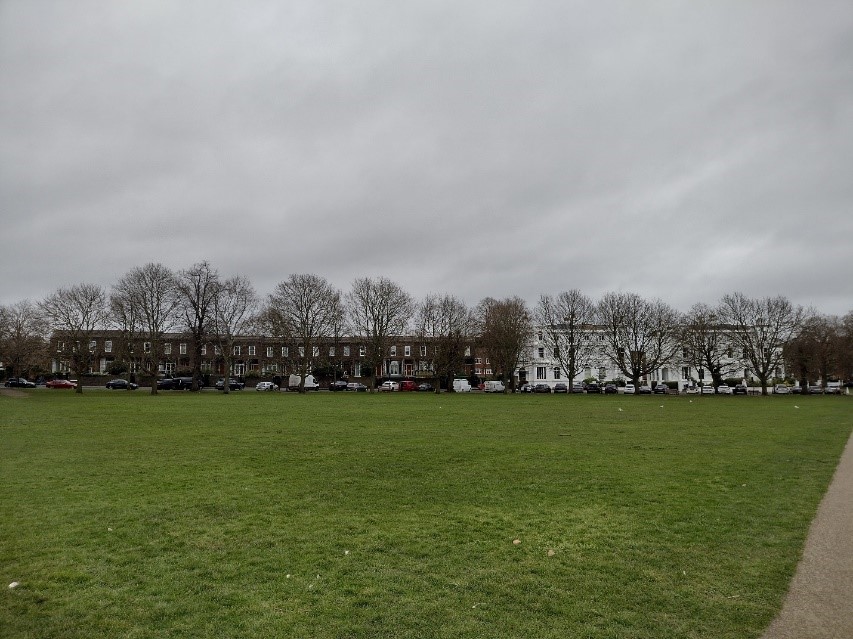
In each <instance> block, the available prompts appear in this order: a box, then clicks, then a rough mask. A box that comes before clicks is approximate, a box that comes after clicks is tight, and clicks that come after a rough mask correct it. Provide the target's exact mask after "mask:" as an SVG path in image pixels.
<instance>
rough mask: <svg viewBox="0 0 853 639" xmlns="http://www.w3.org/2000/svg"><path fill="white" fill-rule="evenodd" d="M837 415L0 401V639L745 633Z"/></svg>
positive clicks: (329, 397) (591, 404)
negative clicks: (0, 514) (0, 510)
mask: <svg viewBox="0 0 853 639" xmlns="http://www.w3.org/2000/svg"><path fill="white" fill-rule="evenodd" d="M795 406H799V408H796V407H795ZM851 407H853V403H851V401H850V398H847V397H838V398H834V397H767V398H761V397H692V398H690V399H688V398H686V397H675V396H672V397H665V398H661V397H622V396H616V397H614V396H601V397H587V396H527V395H526V396H521V395H515V396H503V395H501V396H490V395H441V396H435V395H421V394H394V395H365V394H357V395H356V394H345V393H336V394H331V393H319V394H318V393H315V394H310V395H307V396H300V395H296V394H291V393H275V394H270V393H255V392H254V391H252V392H249V391H245V392H243V393H231V394H229V395H223V394H221V393H215V392H210V391H207V392H204V393H201V394H191V393H161V394H160V395H158V396H156V397H152V396H150V395H149V394H147V393H145V392H131V393H128V392H123V391H116V392H108V391H90V390H87V391H86V392H85V393H84V394H83V395H82V396H76V395H75V394H73V393H71V392H66V391H55V392H54V391H47V390H37V391H29V392H27V393H26V397H10V396H4V395H0V504H2V519H0V580H2V581H0V585H1V586H2V590H0V636H4V637H32V638H36V637H38V638H40V639H42V638H51V637H69V638H76V637H79V638H84V637H85V638H87V639H90V638H92V637H110V638H115V637H132V638H142V637H145V638H147V637H151V638H155V637H156V638H162V637H382V638H387V637H447V638H454V639H455V638H464V637H525V638H530V637H535V638H543V637H559V638H560V639H566V638H575V637H607V638H615V637H620V638H640V637H642V638H655V639H661V638H668V637H670V638H679V639H682V638H685V637H696V638H700V637H701V638H707V637H715V638H725V637H730V638H733V639H734V638H736V639H743V638H745V637H758V636H759V635H760V634H761V631H762V630H763V628H764V627H765V626H766V625H767V624H768V623H769V622H770V620H771V619H772V617H773V616H774V614H775V613H776V612H777V610H778V608H779V606H780V604H781V600H782V597H783V595H784V592H785V589H786V587H787V583H788V581H789V579H790V577H791V575H792V574H793V571H794V568H795V566H796V562H797V560H798V556H799V553H800V550H801V548H802V544H803V541H804V539H805V535H806V533H807V530H808V525H809V522H810V520H811V518H812V516H813V515H814V512H815V510H816V508H817V505H818V503H819V501H820V498H821V496H822V494H823V492H824V491H825V489H826V486H827V484H828V482H829V480H830V478H831V476H832V473H833V471H834V469H835V466H836V463H837V461H838V458H839V456H840V454H841V451H842V450H843V447H844V444H845V443H846V441H847V438H848V436H849V435H850V432H851V428H853V418H851V416H853V412H851V410H850V409H851ZM514 542H516V543H514ZM13 581H15V582H19V584H20V585H19V586H18V587H17V588H14V589H9V588H7V587H6V585H7V584H9V583H11V582H13Z"/></svg>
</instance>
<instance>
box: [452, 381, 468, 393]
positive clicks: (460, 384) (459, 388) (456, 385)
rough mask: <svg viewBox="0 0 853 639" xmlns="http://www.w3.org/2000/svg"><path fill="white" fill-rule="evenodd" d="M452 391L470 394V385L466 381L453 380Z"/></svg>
mask: <svg viewBox="0 0 853 639" xmlns="http://www.w3.org/2000/svg"><path fill="white" fill-rule="evenodd" d="M453 391H454V392H455V393H470V392H471V384H469V383H468V380H467V379H454V380H453Z"/></svg>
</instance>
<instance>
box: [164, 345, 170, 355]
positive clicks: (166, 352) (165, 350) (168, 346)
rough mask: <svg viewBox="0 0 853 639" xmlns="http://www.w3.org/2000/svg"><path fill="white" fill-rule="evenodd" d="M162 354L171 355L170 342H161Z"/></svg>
mask: <svg viewBox="0 0 853 639" xmlns="http://www.w3.org/2000/svg"><path fill="white" fill-rule="evenodd" d="M163 354H164V355H171V354H172V345H171V344H163Z"/></svg>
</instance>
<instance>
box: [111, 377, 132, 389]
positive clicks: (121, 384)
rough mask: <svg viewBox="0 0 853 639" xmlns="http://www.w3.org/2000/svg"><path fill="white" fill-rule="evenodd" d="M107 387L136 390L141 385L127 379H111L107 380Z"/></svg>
mask: <svg viewBox="0 0 853 639" xmlns="http://www.w3.org/2000/svg"><path fill="white" fill-rule="evenodd" d="M107 388H109V389H112V390H128V389H129V390H136V389H137V388H139V386H137V385H136V384H134V383H133V382H129V381H127V380H126V379H111V380H110V381H108V382H107Z"/></svg>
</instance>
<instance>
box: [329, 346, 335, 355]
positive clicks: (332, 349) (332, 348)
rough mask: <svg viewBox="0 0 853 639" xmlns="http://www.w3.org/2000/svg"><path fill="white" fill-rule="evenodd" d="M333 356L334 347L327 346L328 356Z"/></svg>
mask: <svg viewBox="0 0 853 639" xmlns="http://www.w3.org/2000/svg"><path fill="white" fill-rule="evenodd" d="M334 356H335V347H334V346H329V357H334Z"/></svg>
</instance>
